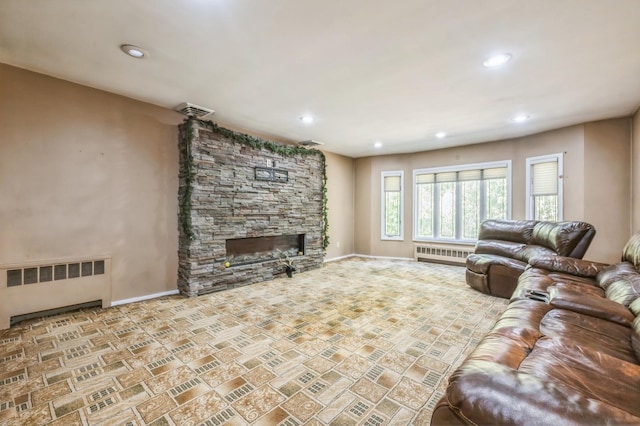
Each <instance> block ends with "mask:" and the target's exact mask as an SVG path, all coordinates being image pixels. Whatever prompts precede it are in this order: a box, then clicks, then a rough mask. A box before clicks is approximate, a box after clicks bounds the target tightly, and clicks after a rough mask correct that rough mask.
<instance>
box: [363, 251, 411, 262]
mask: <svg viewBox="0 0 640 426" xmlns="http://www.w3.org/2000/svg"><path fill="white" fill-rule="evenodd" d="M352 256H355V257H364V258H365V259H382V260H410V261H412V262H415V259H414V258H413V257H391V256H371V255H369V254H357V253H356V254H354V255H352Z"/></svg>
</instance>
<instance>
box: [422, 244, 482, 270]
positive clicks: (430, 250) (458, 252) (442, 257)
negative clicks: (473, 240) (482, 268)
mask: <svg viewBox="0 0 640 426" xmlns="http://www.w3.org/2000/svg"><path fill="white" fill-rule="evenodd" d="M474 247H475V246H473V245H468V244H446V243H416V244H415V247H414V251H413V258H414V259H415V260H416V261H417V262H436V263H448V264H455V265H464V264H465V262H466V260H467V256H469V255H470V254H471V253H473V250H474Z"/></svg>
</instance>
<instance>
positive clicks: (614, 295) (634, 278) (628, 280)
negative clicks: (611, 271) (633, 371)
mask: <svg viewBox="0 0 640 426" xmlns="http://www.w3.org/2000/svg"><path fill="white" fill-rule="evenodd" d="M605 294H606V296H607V299H610V300H613V301H614V302H618V303H621V304H623V305H624V306H626V307H629V305H631V303H632V302H633V301H634V300H636V299H638V298H639V297H640V274H637V273H636V274H633V275H627V276H626V277H624V278H620V279H619V280H617V281H614V282H612V283H611V284H610V285H609V286H608V287H607V290H606V292H605Z"/></svg>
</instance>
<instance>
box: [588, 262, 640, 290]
mask: <svg viewBox="0 0 640 426" xmlns="http://www.w3.org/2000/svg"><path fill="white" fill-rule="evenodd" d="M637 274H638V271H636V268H634V267H633V264H631V263H629V262H619V263H614V264H613V265H609V266H607V267H606V268H604V269H603V270H601V271H600V272H598V275H596V281H597V282H598V285H599V286H600V287H602V289H603V290H606V289H607V288H609V286H610V285H611V283H614V282H616V281H618V280H620V279H622V278H625V277H627V276H629V275H637Z"/></svg>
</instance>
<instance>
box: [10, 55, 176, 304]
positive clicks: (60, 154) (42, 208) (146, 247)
mask: <svg viewBox="0 0 640 426" xmlns="http://www.w3.org/2000/svg"><path fill="white" fill-rule="evenodd" d="M180 121H182V116H180V115H179V114H177V113H174V112H172V111H170V110H166V109H162V108H159V107H155V106H152V105H149V104H145V103H142V102H138V101H134V100H131V99H128V98H124V97H121V96H117V95H113V94H109V93H106V92H103V91H99V90H95V89H91V88H88V87H84V86H80V85H77V84H73V83H69V82H65V81H62V80H57V79H54V78H50V77H46V76H43V75H40V74H35V73H32V72H28V71H25V70H21V69H18V68H13V67H10V66H7V65H2V64H0V135H1V136H0V236H1V237H0V265H1V264H10V263H15V264H20V263H23V262H36V263H37V262H39V261H43V262H47V261H50V260H57V259H74V258H84V257H87V256H94V255H110V256H111V257H112V274H111V280H112V293H111V300H113V301H118V300H122V299H127V298H132V297H138V296H145V295H149V294H154V293H159V292H165V291H169V290H174V289H176V274H177V247H178V244H177V238H178V233H177V204H178V202H177V187H178V177H177V173H178V148H177V127H176V124H178V123H179V122H180ZM49 287H50V290H47V291H46V293H45V294H42V297H43V298H51V299H54V300H55V299H56V298H58V297H63V296H62V295H60V294H59V293H58V292H57V291H56V286H55V282H53V283H51V284H50V286H49ZM25 303H26V302H25ZM61 303H62V302H61ZM27 311H28V309H27Z"/></svg>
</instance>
